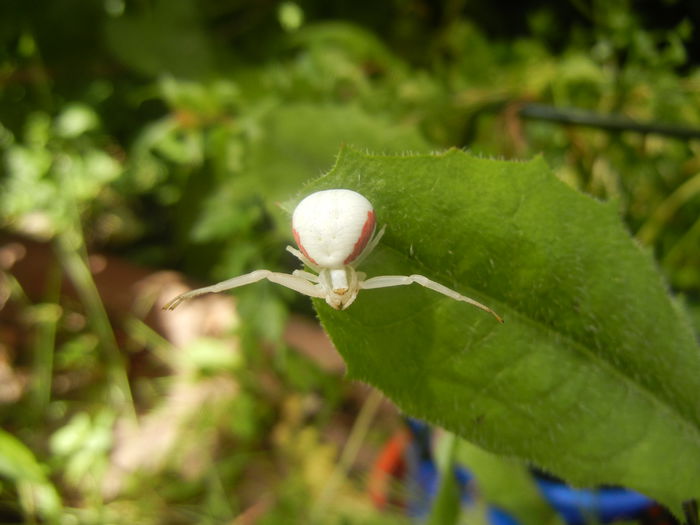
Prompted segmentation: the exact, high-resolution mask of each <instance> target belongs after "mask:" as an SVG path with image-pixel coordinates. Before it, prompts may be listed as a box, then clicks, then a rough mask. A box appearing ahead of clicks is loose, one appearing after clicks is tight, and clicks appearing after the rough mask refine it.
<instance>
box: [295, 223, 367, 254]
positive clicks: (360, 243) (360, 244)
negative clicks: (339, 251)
mask: <svg viewBox="0 0 700 525" xmlns="http://www.w3.org/2000/svg"><path fill="white" fill-rule="evenodd" d="M373 231H374V211H368V212H367V220H366V221H365V223H364V224H363V225H362V232H361V233H360V238H359V239H357V242H356V243H355V246H354V247H353V249H352V252H351V253H350V255H348V256H347V258H346V259H345V260H344V261H343V264H349V263H351V262H352V261H354V260H355V259H356V258H357V256H358V255H360V254H361V253H362V250H364V249H365V246H367V243H368V242H369V238H370V237H371V236H372V232H373ZM297 244H298V241H297Z"/></svg>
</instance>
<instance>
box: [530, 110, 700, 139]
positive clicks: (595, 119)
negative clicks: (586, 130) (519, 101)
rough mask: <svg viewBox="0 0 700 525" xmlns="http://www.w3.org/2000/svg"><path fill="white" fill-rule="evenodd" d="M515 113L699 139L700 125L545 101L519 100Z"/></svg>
mask: <svg viewBox="0 0 700 525" xmlns="http://www.w3.org/2000/svg"><path fill="white" fill-rule="evenodd" d="M518 115H519V116H520V117H521V118H523V119H529V120H546V121H549V122H557V123H560V124H572V125H574V126H586V127H590V128H598V129H604V130H607V131H633V132H636V133H654V134H656V135H665V136H667V137H675V138H678V139H700V128H690V127H685V126H674V125H672V124H663V123H660V122H637V121H636V120H632V119H630V118H627V117H623V116H621V115H601V114H599V113H594V112H592V111H583V110H579V109H574V108H556V107H554V106H548V105H545V104H532V103H527V104H523V105H522V106H521V107H520V109H519V111H518Z"/></svg>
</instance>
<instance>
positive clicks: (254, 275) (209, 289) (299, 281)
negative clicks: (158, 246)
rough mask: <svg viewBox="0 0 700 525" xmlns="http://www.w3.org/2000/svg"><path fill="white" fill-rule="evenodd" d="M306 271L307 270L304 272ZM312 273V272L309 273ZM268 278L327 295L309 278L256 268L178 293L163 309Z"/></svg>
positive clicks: (323, 295)
mask: <svg viewBox="0 0 700 525" xmlns="http://www.w3.org/2000/svg"><path fill="white" fill-rule="evenodd" d="M304 273H306V272H304ZM309 275H311V274H309ZM263 279H267V280H268V281H270V282H273V283H277V284H281V285H282V286H286V287H287V288H291V289H292V290H295V291H297V292H299V293H303V294H304V295H308V296H310V297H325V293H324V291H323V289H322V287H321V286H320V285H318V284H314V283H312V282H309V280H307V279H305V278H303V277H300V276H296V275H290V274H287V273H278V272H271V271H270V270H256V271H254V272H251V273H247V274H245V275H239V276H238V277H234V278H233V279H228V280H226V281H221V282H220V283H217V284H213V285H211V286H205V287H204V288H197V289H196V290H192V291H189V292H186V293H183V294H180V295H178V296H177V297H175V298H174V299H173V300H171V301H169V302H168V303H167V304H166V305H165V306H164V307H163V310H174V309H175V308H177V307H178V306H179V305H180V303H182V302H183V301H187V300H188V299H192V298H193V297H197V296H198V295H203V294H205V293H216V292H223V291H224V290H230V289H231V288H238V287H239V286H245V285H246V284H251V283H255V282H257V281H262V280H263Z"/></svg>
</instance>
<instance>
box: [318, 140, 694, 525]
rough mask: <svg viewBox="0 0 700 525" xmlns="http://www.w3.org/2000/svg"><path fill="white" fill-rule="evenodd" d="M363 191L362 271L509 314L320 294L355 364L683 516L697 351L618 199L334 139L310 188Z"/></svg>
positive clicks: (425, 401) (511, 168)
mask: <svg viewBox="0 0 700 525" xmlns="http://www.w3.org/2000/svg"><path fill="white" fill-rule="evenodd" d="M328 188H350V189H354V190H356V191H359V192H361V193H362V194H364V195H366V196H367V197H368V198H369V199H370V201H372V202H373V204H374V206H375V209H376V213H377V220H378V224H379V225H382V224H385V223H386V224H387V225H388V227H387V233H386V236H385V238H384V239H383V240H382V243H381V244H380V246H379V247H378V249H377V250H376V251H375V253H374V254H373V255H372V256H371V257H369V259H368V260H367V261H366V264H365V266H364V267H363V270H364V271H366V272H367V273H368V275H369V276H370V277H371V276H375V275H382V274H394V275H396V274H404V275H408V274H412V273H418V274H423V275H426V276H427V277H429V278H431V279H434V280H436V281H438V282H441V283H443V284H445V285H446V286H449V287H452V288H454V289H456V290H457V291H459V292H460V293H463V294H466V295H469V296H471V297H473V298H475V299H477V300H478V301H481V302H483V303H485V304H486V305H488V306H490V307H492V308H493V309H494V310H496V311H497V312H498V313H499V314H501V315H502V316H503V317H504V318H505V324H503V325H501V324H498V323H497V322H496V321H495V320H494V319H493V318H492V317H491V316H490V315H488V314H487V313H485V312H483V311H481V310H478V309H476V308H472V307H470V306H469V305H466V304H463V303H458V302H455V301H452V300H451V299H449V298H447V297H443V296H441V295H438V294H436V293H434V292H432V291H430V290H427V289H424V288H421V287H420V286H418V285H412V286H410V287H400V288H393V289H382V290H367V291H364V292H362V293H360V295H359V297H358V299H357V301H356V302H355V303H354V304H353V305H352V306H351V307H350V309H349V310H347V311H340V312H339V311H335V310H332V309H331V308H329V307H328V306H327V305H326V304H325V303H324V302H323V301H322V300H314V303H315V306H316V309H317V312H318V315H319V318H320V319H321V322H322V323H323V325H324V327H325V328H326V330H327V331H328V333H329V334H330V336H331V338H332V339H333V341H334V343H335V345H336V347H337V348H338V349H339V351H340V352H341V354H342V355H343V357H344V358H345V360H346V362H347V365H348V373H349V375H350V376H351V377H353V378H357V379H361V380H363V381H366V382H368V383H370V384H372V385H374V386H376V387H377V388H379V389H380V390H382V391H383V392H384V393H385V394H386V395H387V396H389V397H390V398H391V399H393V400H394V401H395V402H396V404H397V405H398V406H399V407H400V408H401V409H402V410H404V411H405V412H406V413H408V414H411V415H413V416H416V417H419V418H423V419H426V420H428V421H430V422H432V423H434V424H437V425H441V426H443V427H445V428H446V429H448V430H450V431H453V432H455V433H457V434H458V435H460V436H462V437H464V438H466V439H468V440H470V441H472V442H474V443H476V444H478V445H479V446H481V447H482V448H484V449H486V450H489V451H492V452H495V453H499V454H503V455H509V456H515V457H518V458H520V459H522V460H526V461H529V462H532V463H534V464H536V465H539V466H541V467H542V468H545V469H546V470H549V471H551V472H553V473H555V474H557V475H558V476H560V477H562V478H564V479H566V480H567V481H569V482H570V483H573V484H576V485H584V486H590V485H595V484H601V483H606V484H617V485H622V486H627V487H630V488H634V489H637V490H639V491H641V492H643V493H646V494H648V495H649V496H651V497H654V498H656V499H657V500H659V501H661V502H663V503H665V504H666V505H668V506H669V507H671V508H672V509H673V510H674V511H676V512H678V511H679V509H680V504H681V502H682V501H683V500H686V499H689V498H692V497H698V496H700V405H699V404H698V402H697V392H698V390H699V389H700V353H699V352H698V347H697V343H696V341H695V339H694V336H693V333H692V330H691V328H690V324H689V322H688V320H687V319H686V317H685V316H684V315H683V314H682V313H681V311H680V309H679V308H677V307H676V305H675V304H673V303H672V302H671V301H670V300H669V298H668V296H667V293H666V290H665V288H664V285H663V283H662V280H661V278H660V277H659V274H658V272H657V270H656V268H655V266H654V263H653V261H652V259H651V257H650V256H649V255H648V254H645V253H643V252H642V251H641V250H640V249H639V248H638V246H637V245H635V243H634V242H633V241H632V240H631V239H630V237H629V235H628V234H627V233H626V231H625V230H624V228H623V227H622V225H621V223H620V220H619V219H618V217H617V216H616V213H615V209H614V207H613V206H611V205H607V204H603V203H600V202H597V201H595V200H593V199H591V198H589V197H587V196H584V195H581V194H579V193H577V192H576V191H574V190H573V189H571V188H569V187H568V186H566V185H564V184H563V183H561V182H560V181H558V180H557V179H556V178H555V177H554V176H553V175H552V174H551V172H550V170H549V169H548V168H547V166H546V165H545V163H544V162H543V161H542V160H541V159H536V160H534V161H531V162H525V163H518V162H503V161H495V160H487V159H480V158H475V157H473V156H470V155H468V154H466V153H463V152H461V151H456V150H452V151H449V152H447V153H445V154H441V155H418V156H373V155H366V154H362V153H359V152H357V151H353V150H344V151H343V152H342V153H341V155H340V156H339V159H338V162H337V165H336V166H335V168H334V169H333V170H332V172H331V173H329V174H328V175H327V176H324V177H321V178H320V179H318V180H317V181H315V182H314V183H312V184H311V185H310V186H309V187H307V188H306V190H307V191H306V193H310V192H312V191H316V190H321V189H328Z"/></svg>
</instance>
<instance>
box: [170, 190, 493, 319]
mask: <svg viewBox="0 0 700 525" xmlns="http://www.w3.org/2000/svg"><path fill="white" fill-rule="evenodd" d="M385 228H386V226H384V227H383V228H382V229H381V230H379V233H377V234H376V235H375V219H374V208H372V204H370V202H369V201H368V200H367V199H366V198H365V197H363V196H362V195H360V194H359V193H357V192H354V191H351V190H325V191H319V192H316V193H312V194H311V195H309V196H308V197H306V198H305V199H303V200H302V201H301V202H300V203H299V205H298V206H297V207H296V209H295V210H294V214H293V215H292V232H293V233H294V239H295V240H296V242H297V245H298V246H299V250H301V251H299V250H296V249H295V248H292V247H291V246H287V250H288V251H289V252H291V253H292V254H293V255H294V256H295V257H296V258H297V259H299V260H300V261H301V262H303V263H304V264H305V265H306V266H308V267H309V268H311V269H312V270H313V271H314V272H315V273H310V272H306V271H303V270H295V271H294V272H293V273H292V274H286V273H277V272H271V271H270V270H256V271H254V272H251V273H247V274H245V275H241V276H238V277H234V278H233V279H228V280H226V281H222V282H220V283H218V284H214V285H212V286H206V287H204V288H198V289H196V290H192V291H190V292H187V293H183V294H181V295H178V296H177V297H175V298H174V299H173V300H171V301H170V302H169V303H167V304H166V305H165V306H164V309H167V310H172V309H174V308H176V307H177V306H178V305H179V304H180V303H181V302H183V301H186V300H187V299H191V298H193V297H196V296H198V295H202V294H205V293H211V292H222V291H224V290H229V289H231V288H237V287H239V286H244V285H246V284H250V283H254V282H257V281H261V280H263V279H267V280H269V281H272V282H273V283H277V284H281V285H282V286H286V287H287V288H291V289H292V290H296V291H297V292H299V293H303V294H304V295H308V296H310V297H319V298H323V299H325V300H326V302H327V303H328V304H329V305H330V306H332V307H333V308H335V309H336V310H344V309H346V308H347V307H348V306H350V305H351V304H352V302H353V301H354V300H355V298H356V297H357V294H358V293H359V291H360V290H369V289H371V288H387V287H390V286H401V285H406V284H411V283H418V284H420V285H422V286H425V287H426V288H430V289H431V290H434V291H436V292H438V293H441V294H443V295H446V296H447V297H451V298H452V299H455V300H456V301H464V302H465V303H469V304H471V305H474V306H476V307H477V308H481V309H482V310H485V311H487V312H489V313H490V314H492V315H493V316H494V317H495V318H496V319H498V321H499V322H501V323H502V322H503V319H501V317H500V316H499V315H498V314H497V313H496V312H494V311H493V310H491V308H489V307H488V306H485V305H483V304H481V303H479V302H477V301H475V300H474V299H471V298H469V297H465V296H464V295H461V294H459V293H457V292H456V291H454V290H451V289H450V288H447V287H446V286H443V285H441V284H439V283H436V282H435V281H431V280H430V279H428V278H427V277H424V276H422V275H383V276H380V277H372V278H371V279H366V277H367V276H366V274H364V273H363V272H359V271H357V270H356V267H357V266H358V265H359V264H360V263H361V262H362V261H363V260H364V258H365V257H367V255H369V253H370V252H371V251H372V250H373V249H374V248H375V247H376V246H377V244H378V243H379V240H380V239H381V238H382V235H384V230H385Z"/></svg>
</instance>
